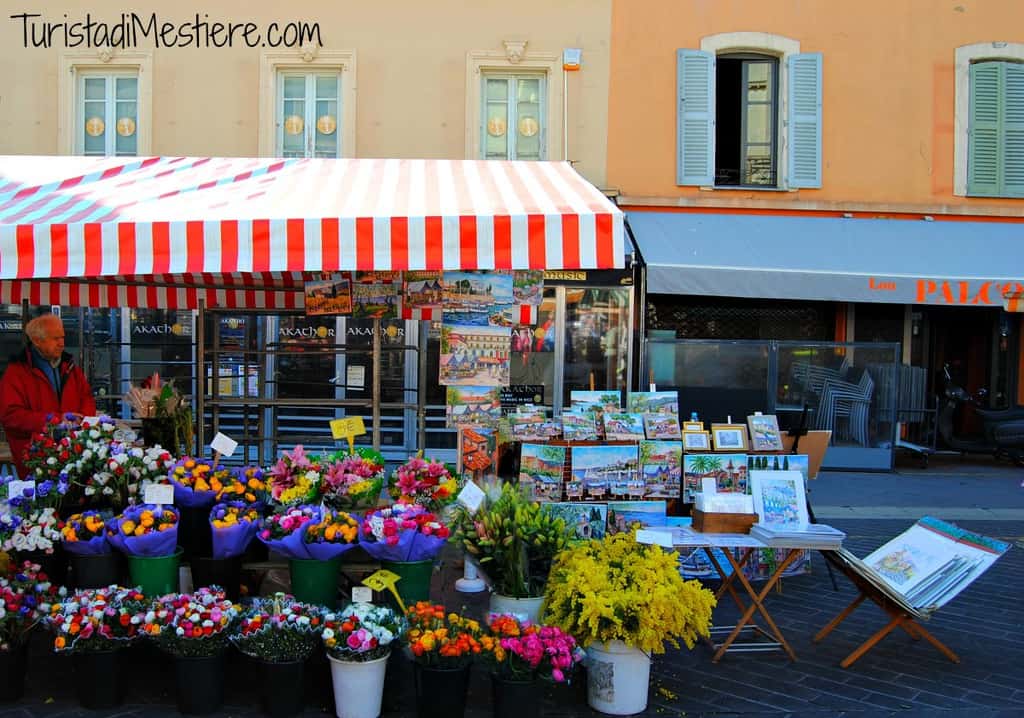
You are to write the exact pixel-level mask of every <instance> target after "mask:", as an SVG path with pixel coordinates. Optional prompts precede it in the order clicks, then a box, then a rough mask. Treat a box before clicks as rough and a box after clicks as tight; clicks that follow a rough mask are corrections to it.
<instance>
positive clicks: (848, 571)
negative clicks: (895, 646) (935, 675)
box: [813, 551, 960, 668]
mask: <svg viewBox="0 0 1024 718" xmlns="http://www.w3.org/2000/svg"><path fill="white" fill-rule="evenodd" d="M821 555H822V556H824V557H825V559H826V560H827V561H828V562H829V565H830V566H835V567H836V568H837V569H839V571H841V572H842V573H843V574H844V575H846V577H847V578H849V579H850V581H852V582H853V585H854V586H856V587H857V590H858V592H859V593H858V595H857V597H856V598H855V599H853V602H852V603H850V605H849V606H847V607H846V608H844V609H843V610H842V611H841V612H840V613H839V615H838V616H836V617H835V618H833V619H832V620H831V621H829V623H828V624H827V625H826V626H825V627H824V628H822V629H821V630H820V631H818V633H817V634H815V636H814V639H813V640H814V642H815V643H818V642H820V641H821V640H822V639H824V638H825V637H826V636H827V635H828V634H830V633H831V632H832V631H833V630H834V629H835V628H836V626H838V625H839V624H840V623H842V622H843V621H845V620H846V618H847V617H848V616H849V615H850V614H851V613H853V612H854V611H855V610H856V608H857V606H859V605H860V604H862V603H863V602H864V600H865V599H868V598H870V599H871V600H872V601H874V602H875V603H877V604H878V606H879V607H880V608H881V609H882V610H883V611H885V612H886V613H887V614H888V615H889V622H888V623H887V624H885V626H884V627H882V628H881V629H879V630H878V631H877V632H876V633H875V634H874V635H873V636H871V637H870V638H868V639H867V640H866V641H864V642H863V643H862V644H860V646H858V647H857V648H856V650H854V651H853V652H852V653H851V654H850V655H848V656H847V657H846V658H844V659H843V660H842V661H840V662H839V665H840V666H842V667H843V668H849V667H850V666H852V665H853V664H854V663H856V662H857V660H859V659H860V657H861V656H863V655H864V654H865V653H867V652H868V651H870V650H871V649H872V648H874V647H875V645H876V644H878V642H879V641H881V640H882V639H883V638H885V637H886V636H888V635H889V634H890V633H892V632H893V631H894V630H896V629H897V628H902V629H903V630H904V631H906V632H907V633H908V634H909V635H910V637H911V638H913V639H914V640H915V641H917V640H920V639H922V638H923V639H925V640H926V641H928V642H929V643H930V644H932V645H933V646H935V648H936V649H937V650H938V651H939V653H941V654H942V655H944V656H945V657H946V658H948V659H949V660H951V661H952V662H953V663H959V662H960V657H959V656H957V655H956V654H955V653H953V651H951V650H950V649H949V648H948V647H947V646H946V645H945V644H943V643H942V642H941V641H940V640H939V639H937V638H936V637H935V636H933V635H932V634H931V633H929V632H928V630H927V629H925V627H924V626H922V625H921V624H920V623H918V622H917V619H918V618H919V616H918V615H915V613H914V612H912V611H911V610H909V607H906V606H901V605H900V604H899V603H898V602H897V601H895V600H893V599H892V598H890V597H889V596H887V595H886V594H885V593H883V592H882V591H881V590H880V589H879V588H878V587H877V586H875V585H874V584H873V583H871V582H870V581H868V580H867V579H866V578H864V577H863V576H862V575H861V574H860V573H859V572H858V571H857V569H856V568H855V567H854V566H853V565H852V564H850V563H849V562H848V561H845V560H844V559H843V557H842V555H841V554H840V553H839V552H837V551H822V552H821Z"/></svg>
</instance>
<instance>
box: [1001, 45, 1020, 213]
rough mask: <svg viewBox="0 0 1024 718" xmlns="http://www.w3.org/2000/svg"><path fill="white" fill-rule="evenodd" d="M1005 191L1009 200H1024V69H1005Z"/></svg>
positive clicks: (1017, 65)
mask: <svg viewBox="0 0 1024 718" xmlns="http://www.w3.org/2000/svg"><path fill="white" fill-rule="evenodd" d="M1003 68H1004V74H1005V82H1004V87H1005V91H1004V92H1003V98H1004V109H1003V143H1002V145H1003V190H1004V194H1005V196H1007V197H1024V65H1021V64H1020V63H1015V62H1007V63H1004V65H1003Z"/></svg>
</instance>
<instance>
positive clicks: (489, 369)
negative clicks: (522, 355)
mask: <svg viewBox="0 0 1024 718" xmlns="http://www.w3.org/2000/svg"><path fill="white" fill-rule="evenodd" d="M510 346H511V335H510V330H509V329H508V328H506V327H488V326H472V325H452V324H447V323H445V324H442V325H441V359H440V365H441V376H440V383H441V384H444V385H447V386H452V385H458V386H466V385H470V386H472V385H486V386H508V383H509V362H510V359H511V352H510Z"/></svg>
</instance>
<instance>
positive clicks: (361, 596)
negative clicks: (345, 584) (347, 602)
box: [352, 586, 373, 603]
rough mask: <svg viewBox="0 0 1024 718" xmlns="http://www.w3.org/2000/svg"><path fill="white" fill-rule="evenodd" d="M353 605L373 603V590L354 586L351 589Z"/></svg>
mask: <svg viewBox="0 0 1024 718" xmlns="http://www.w3.org/2000/svg"><path fill="white" fill-rule="evenodd" d="M352 601H353V602H354V603H373V589H372V588H367V587H366V586H355V587H354V588H353V589H352Z"/></svg>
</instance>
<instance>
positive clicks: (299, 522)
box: [256, 505, 320, 559]
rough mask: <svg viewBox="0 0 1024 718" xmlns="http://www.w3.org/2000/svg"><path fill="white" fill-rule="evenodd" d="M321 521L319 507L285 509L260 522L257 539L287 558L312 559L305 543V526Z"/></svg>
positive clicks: (307, 506)
mask: <svg viewBox="0 0 1024 718" xmlns="http://www.w3.org/2000/svg"><path fill="white" fill-rule="evenodd" d="M319 520H320V507H319V506H312V505H305V506H290V507H285V508H282V509H279V510H278V511H275V512H274V513H272V514H270V516H267V517H266V518H264V519H263V520H262V521H261V522H260V526H259V528H258V529H257V531H256V537H257V538H259V540H260V541H262V542H263V543H264V544H266V546H267V548H268V549H270V550H271V551H276V552H277V553H279V554H282V555H283V556H285V557H286V558H298V559H308V558H312V557H311V556H310V555H309V550H308V549H307V548H306V543H305V541H304V538H305V526H306V524H308V523H311V522H314V523H315V522H317V521H319Z"/></svg>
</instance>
